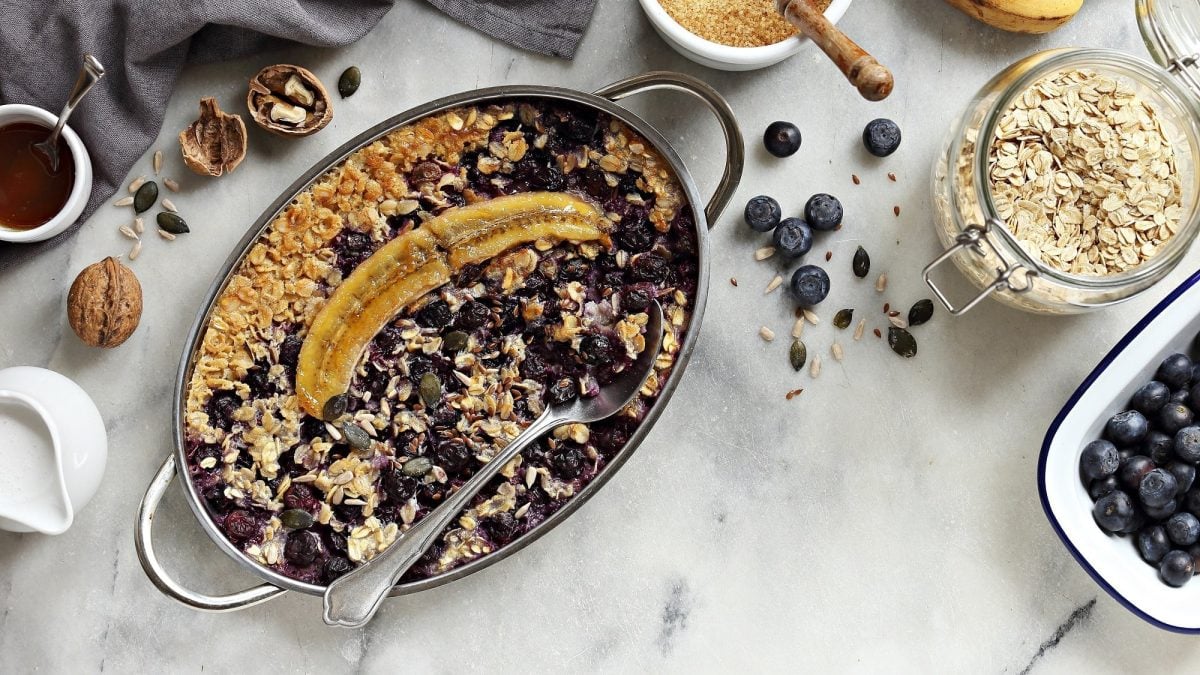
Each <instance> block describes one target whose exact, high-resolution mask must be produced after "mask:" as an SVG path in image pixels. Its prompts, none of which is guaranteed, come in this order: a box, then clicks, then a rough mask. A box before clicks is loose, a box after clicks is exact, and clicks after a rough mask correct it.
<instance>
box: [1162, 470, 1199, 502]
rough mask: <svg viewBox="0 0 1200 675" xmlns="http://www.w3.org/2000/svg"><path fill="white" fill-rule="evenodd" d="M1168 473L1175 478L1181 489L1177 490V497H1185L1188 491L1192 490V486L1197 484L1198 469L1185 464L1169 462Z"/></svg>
mask: <svg viewBox="0 0 1200 675" xmlns="http://www.w3.org/2000/svg"><path fill="white" fill-rule="evenodd" d="M1167 471H1170V472H1171V475H1173V476H1175V482H1176V483H1178V485H1179V487H1178V488H1176V490H1175V495H1176V496H1183V495H1184V494H1186V493H1187V491H1188V490H1191V489H1192V484H1193V483H1195V482H1196V467H1195V466H1193V465H1191V464H1186V463H1184V462H1169V463H1168V464H1167Z"/></svg>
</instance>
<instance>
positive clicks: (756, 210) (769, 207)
mask: <svg viewBox="0 0 1200 675" xmlns="http://www.w3.org/2000/svg"><path fill="white" fill-rule="evenodd" d="M782 217H783V211H781V210H780V208H779V202H777V201H775V200H774V199H772V198H770V197H768V196H766V195H759V196H757V197H754V198H753V199H751V200H750V201H748V202H746V213H745V218H746V224H747V225H749V226H750V229H752V230H754V231H755V232H770V231H771V230H773V229H775V226H776V225H778V224H779V219H780V218H782Z"/></svg>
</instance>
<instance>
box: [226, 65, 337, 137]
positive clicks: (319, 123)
mask: <svg viewBox="0 0 1200 675" xmlns="http://www.w3.org/2000/svg"><path fill="white" fill-rule="evenodd" d="M246 105H247V107H249V108H250V115H251V116H252V117H253V118H254V121H255V122H256V123H258V126H260V127H262V128H264V129H266V130H267V131H270V132H271V133H273V134H279V135H280V136H308V135H309V134H315V133H316V132H318V131H320V130H321V129H324V128H325V125H326V124H329V121H330V120H332V119H333V105H332V104H331V103H330V101H329V92H327V91H325V87H324V85H322V84H321V81H320V80H318V79H317V76H316V75H313V74H312V73H311V72H309V71H308V70H307V69H305V68H301V67H300V66H293V65H289V64H286V63H281V64H278V65H274V66H267V67H266V68H263V69H262V70H260V71H258V74H257V75H255V76H254V77H252V78H250V92H249V93H248V94H247V95H246Z"/></svg>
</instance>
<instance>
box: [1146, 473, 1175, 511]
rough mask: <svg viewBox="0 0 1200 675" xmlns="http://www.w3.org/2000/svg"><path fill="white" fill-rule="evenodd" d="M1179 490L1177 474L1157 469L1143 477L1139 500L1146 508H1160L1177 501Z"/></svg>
mask: <svg viewBox="0 0 1200 675" xmlns="http://www.w3.org/2000/svg"><path fill="white" fill-rule="evenodd" d="M1178 489H1179V481H1178V480H1176V479H1175V474H1173V473H1171V472H1170V471H1167V470H1166V469H1155V470H1153V471H1151V472H1150V473H1148V474H1146V475H1145V476H1143V477H1142V482H1141V483H1140V484H1138V499H1139V500H1141V502H1142V504H1144V505H1146V506H1149V507H1153V508H1160V507H1163V506H1166V504H1167V503H1168V502H1170V501H1172V500H1174V499H1175V492H1176V490H1178Z"/></svg>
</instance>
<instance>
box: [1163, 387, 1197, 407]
mask: <svg viewBox="0 0 1200 675" xmlns="http://www.w3.org/2000/svg"><path fill="white" fill-rule="evenodd" d="M1167 402H1168V403H1175V404H1177V405H1186V406H1187V407H1189V408H1190V407H1192V392H1191V390H1190V389H1176V390H1175V391H1173V392H1171V398H1169V399H1167Z"/></svg>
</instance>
